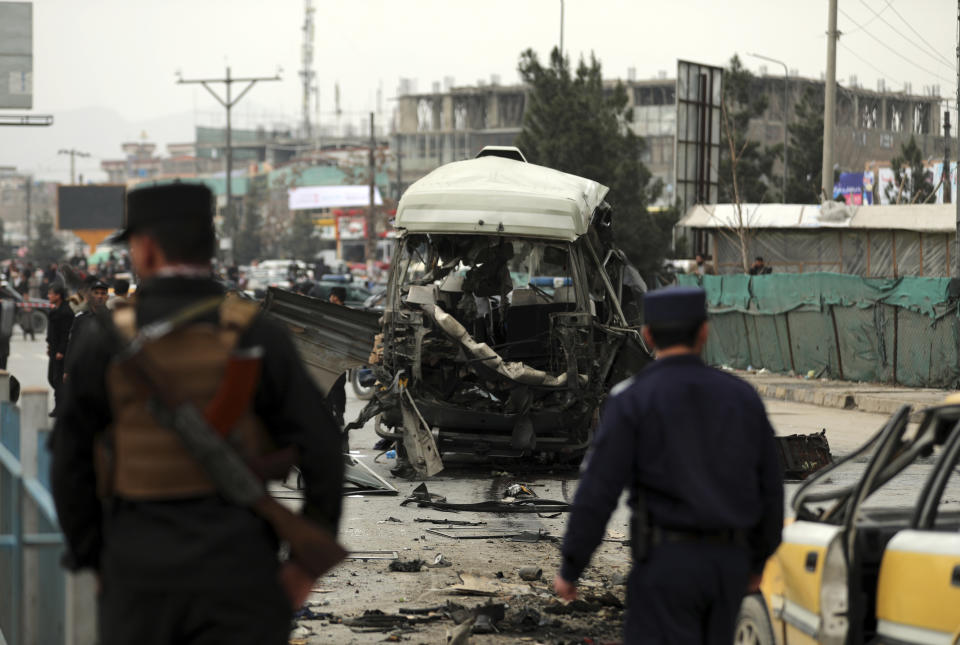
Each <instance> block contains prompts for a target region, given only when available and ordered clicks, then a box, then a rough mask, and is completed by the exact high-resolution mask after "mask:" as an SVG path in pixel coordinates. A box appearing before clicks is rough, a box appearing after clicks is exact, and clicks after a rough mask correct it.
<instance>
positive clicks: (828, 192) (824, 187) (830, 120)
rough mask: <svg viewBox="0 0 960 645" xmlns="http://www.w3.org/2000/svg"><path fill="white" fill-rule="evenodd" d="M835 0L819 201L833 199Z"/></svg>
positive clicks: (832, 2)
mask: <svg viewBox="0 0 960 645" xmlns="http://www.w3.org/2000/svg"><path fill="white" fill-rule="evenodd" d="M839 37H840V33H839V32H838V31H837V0H830V5H829V9H828V13H827V78H826V83H825V84H824V90H823V164H822V166H821V169H820V170H821V173H820V174H821V177H820V193H821V194H820V200H821V202H827V201H830V200H831V199H833V126H834V121H835V120H836V117H837V39H838V38H839Z"/></svg>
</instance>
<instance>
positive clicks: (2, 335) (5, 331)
mask: <svg viewBox="0 0 960 645" xmlns="http://www.w3.org/2000/svg"><path fill="white" fill-rule="evenodd" d="M16 318H17V305H16V303H15V302H14V301H13V300H10V299H9V298H4V299H3V300H0V369H3V370H5V369H7V359H8V358H10V338H11V337H12V336H13V323H14V321H15V320H16Z"/></svg>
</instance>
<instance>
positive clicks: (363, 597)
mask: <svg viewBox="0 0 960 645" xmlns="http://www.w3.org/2000/svg"><path fill="white" fill-rule="evenodd" d="M8 368H9V370H10V371H11V372H12V373H13V374H15V375H16V376H17V378H18V379H19V380H20V382H21V384H22V385H23V386H24V387H30V386H42V387H46V386H47V382H46V372H47V356H46V345H45V342H44V340H43V338H42V337H38V339H37V340H35V341H30V340H24V339H23V337H22V334H20V333H19V330H18V333H17V334H16V335H15V337H14V339H13V341H12V343H11V356H10V359H9V362H8ZM52 404H53V401H52V397H50V405H51V406H52ZM363 405H364V402H362V401H359V400H358V399H357V398H356V397H355V396H354V394H353V392H352V391H351V388H350V387H349V386H348V387H347V413H346V418H347V419H348V420H351V419H353V418H355V417H356V416H357V414H358V413H359V411H360V410H361V409H362V407H363ZM767 410H768V413H769V415H770V418H771V421H772V423H773V425H774V427H775V429H776V431H777V433H778V434H781V435H789V434H796V433H800V434H806V433H813V432H820V431H821V430H823V429H826V431H827V438H828V440H829V442H830V445H831V448H832V450H833V452H834V454H835V455H844V454H848V453H850V452H851V451H853V450H854V449H855V448H856V447H857V446H859V445H860V444H862V443H863V442H864V441H866V440H867V439H868V438H869V437H870V436H871V435H872V434H873V433H875V432H876V431H877V430H878V429H879V428H880V427H881V426H882V425H883V423H884V422H885V421H886V417H884V416H882V415H876V414H868V413H864V412H859V411H847V410H838V409H832V408H820V407H816V406H810V405H803V404H797V403H787V402H781V401H768V402H767ZM376 440H377V437H376V435H375V433H374V432H373V427H372V423H370V424H367V426H366V427H364V428H362V429H360V430H357V431H354V432H353V433H351V437H350V447H351V449H352V451H353V453H354V455H355V456H356V457H357V458H358V459H360V460H361V461H363V462H364V463H365V464H367V465H368V466H370V467H371V468H372V469H374V470H375V471H376V472H378V473H379V474H380V475H381V476H383V477H384V478H385V479H387V480H388V481H389V482H391V483H392V484H393V485H394V486H396V488H397V489H398V490H399V495H397V496H384V495H355V496H350V497H347V498H346V499H345V505H344V513H343V519H342V522H341V531H340V539H341V541H342V542H343V544H344V545H345V546H346V547H347V548H348V549H349V550H351V551H370V550H376V551H381V550H387V551H396V553H397V556H399V559H401V560H414V559H420V560H423V561H425V562H427V563H431V564H432V563H434V562H435V561H436V560H437V558H438V557H440V556H442V558H441V560H440V562H441V564H443V563H445V562H449V563H450V566H438V567H425V568H424V569H423V570H422V571H421V572H419V573H399V572H392V571H388V561H385V560H373V559H368V560H348V561H347V562H346V563H345V564H343V565H342V566H340V567H339V568H338V569H336V570H335V572H334V573H332V574H330V575H328V576H325V577H324V578H323V579H321V580H319V581H318V582H317V585H316V587H315V592H314V593H313V594H312V595H311V598H310V600H309V604H308V609H309V612H311V613H310V615H308V616H306V617H304V618H303V619H301V620H300V621H299V623H298V629H297V631H295V632H294V635H293V639H292V641H291V642H294V643H374V642H382V641H383V640H384V638H385V636H386V635H387V634H389V633H391V632H395V631H396V629H393V630H388V631H386V632H385V631H372V632H358V631H356V630H357V628H356V627H354V629H351V628H350V627H348V626H346V625H344V624H342V621H344V620H347V621H349V620H350V619H354V618H357V617H361V616H362V615H363V614H364V612H365V611H368V610H374V609H376V610H381V611H383V612H385V613H387V614H393V613H396V612H397V611H398V610H399V609H400V608H410V607H413V608H423V607H429V606H440V605H444V604H445V603H447V602H448V601H452V602H455V603H457V604H461V605H466V606H472V605H477V604H483V603H485V602H488V601H493V602H498V603H500V602H505V603H507V605H508V607H507V611H508V615H513V616H517V615H519V614H517V613H516V612H518V611H520V609H523V610H524V611H526V610H529V609H531V608H533V610H534V611H535V612H537V615H539V616H540V618H539V621H540V624H538V625H536V626H532V625H528V627H530V631H529V632H527V631H522V630H521V631H517V629H514V630H512V631H508V632H504V633H493V634H483V635H481V634H475V635H473V637H472V640H471V642H473V643H481V644H482V643H508V642H511V643H512V642H517V641H520V640H524V639H529V640H530V641H534V642H559V641H565V640H566V639H568V638H570V637H572V636H574V635H578V636H584V637H593V638H599V639H601V640H603V639H610V640H614V639H615V638H616V633H617V629H618V627H617V625H618V623H619V620H620V619H621V616H620V614H618V613H617V610H615V609H609V608H604V609H603V610H601V611H600V612H598V613H595V614H589V615H585V616H580V615H573V616H556V615H552V614H549V618H548V614H547V613H546V612H545V607H549V606H550V605H551V603H552V602H553V600H552V594H551V593H550V591H549V588H550V585H551V581H552V579H553V575H554V573H555V571H556V570H557V567H558V565H559V549H558V548H557V544H556V543H555V542H553V541H551V540H549V539H545V540H539V541H535V542H515V541H510V540H508V539H505V538H503V537H497V535H498V534H502V533H504V532H514V533H515V532H518V531H526V532H529V533H531V534H533V535H538V534H541V535H544V536H547V535H549V536H554V537H562V535H563V533H564V528H565V524H566V520H567V516H566V515H565V514H561V515H559V516H558V517H540V516H538V515H537V514H522V515H520V514H513V515H511V514H500V515H495V514H491V513H472V512H463V513H457V514H451V513H444V512H440V511H435V510H429V509H421V508H417V507H416V506H415V505H408V506H405V507H401V506H400V502H401V501H402V500H403V499H404V498H405V497H407V496H408V495H409V494H410V493H411V491H412V490H413V489H414V488H415V487H416V486H418V485H420V483H421V482H419V481H408V480H403V479H397V478H394V477H392V476H391V475H390V473H389V468H390V467H391V466H392V465H393V461H392V460H389V459H386V458H385V456H384V455H382V454H379V455H378V452H377V451H374V450H373V449H372V448H373V445H374V443H375V442H376ZM863 465H864V462H863V460H861V461H860V463H854V464H851V466H850V468H848V469H847V470H846V471H845V472H844V473H838V474H837V476H836V477H834V478H831V482H830V483H829V484H828V485H842V484H843V483H845V482H849V481H853V480H854V479H855V478H856V477H857V476H858V474H859V471H861V470H862V468H863ZM929 468H930V466H929V465H925V464H921V465H919V466H917V467H916V468H915V469H913V470H912V471H910V472H909V473H906V474H905V475H904V476H903V477H900V478H897V479H896V480H894V481H892V482H890V483H889V484H888V486H886V487H885V488H884V490H883V491H882V495H880V496H878V503H882V504H883V505H885V506H909V505H911V503H912V499H913V495H914V494H915V492H916V491H917V490H918V489H919V487H920V483H921V482H922V480H923V477H924V476H925V474H926V473H927V472H928V471H929ZM515 483H523V484H526V485H527V486H528V487H530V488H531V489H532V490H533V491H535V492H536V494H537V495H538V496H539V497H541V498H545V499H554V500H563V501H570V500H572V499H573V495H574V493H575V491H576V486H577V471H576V470H575V469H570V468H567V469H556V470H553V471H549V470H547V471H544V470H542V469H539V470H538V469H530V468H525V467H523V466H522V465H521V464H513V465H511V464H506V465H504V464H503V463H501V464H497V465H495V466H494V465H472V466H454V465H450V466H448V468H447V469H446V470H444V471H443V472H441V473H440V474H439V475H438V476H436V477H434V478H432V479H430V480H428V481H427V482H426V484H427V486H428V488H429V490H430V491H431V492H433V493H439V494H441V495H444V496H445V497H446V498H447V500H448V501H450V502H453V503H472V502H481V501H487V500H499V499H500V498H501V497H502V495H503V492H504V491H505V490H506V488H507V487H508V486H510V485H511V484H515ZM795 489H796V485H795V484H788V486H787V500H788V501H789V499H790V497H791V496H792V493H793V492H794V491H795ZM286 492H287V493H288V494H287V495H284V496H289V497H294V498H295V497H296V493H295V492H293V491H286ZM281 494H283V493H281ZM956 496H957V498H958V499H960V493H958V494H957V495H956ZM288 503H291V504H294V505H295V504H296V501H295V500H294V501H291V500H288ZM788 508H789V506H788ZM788 513H789V511H788ZM628 517H629V513H628V509H627V508H626V507H625V505H624V504H623V501H621V505H620V507H619V508H618V509H617V511H616V512H615V514H614V516H613V517H612V519H611V521H610V523H609V524H608V526H607V541H605V542H604V543H603V545H602V546H601V548H600V549H599V550H598V552H597V554H596V555H595V557H594V559H593V562H592V564H591V566H590V567H589V568H588V569H587V571H586V573H585V576H584V577H585V582H584V588H585V589H586V590H587V591H590V590H591V589H593V590H594V591H596V592H598V593H599V592H600V591H607V590H613V591H614V594H615V595H618V596H619V597H620V598H622V597H623V592H624V588H623V587H622V586H618V584H617V583H618V582H621V581H622V576H623V575H624V574H626V573H627V571H628V570H629V566H630V555H629V549H628V547H626V546H624V545H623V544H621V541H622V540H625V539H626V538H627V537H628V536H629V530H628ZM417 519H420V520H435V521H443V520H449V519H455V520H458V521H476V522H485V524H482V525H480V526H477V527H473V528H474V529H475V530H477V531H479V532H480V534H484V533H486V534H487V535H488V537H483V538H479V539H463V538H453V537H447V536H444V535H440V534H438V533H435V532H432V531H431V530H429V529H433V530H435V529H437V526H438V525H434V524H431V523H428V522H418V521H416V520H417ZM441 532H442V531H441ZM530 565H535V566H536V567H538V568H541V569H542V571H543V575H542V579H541V580H540V581H538V582H533V583H532V586H528V587H529V588H530V590H531V592H532V593H531V595H529V596H524V597H522V598H521V599H518V598H517V597H513V598H511V597H509V595H508V594H507V595H504V594H500V593H493V594H492V596H491V595H487V596H463V595H451V593H452V592H451V588H452V586H453V585H455V584H457V583H459V582H460V581H461V577H460V575H459V574H460V573H464V574H469V573H475V574H478V575H480V576H485V577H488V579H489V580H493V581H499V582H500V583H503V584H509V585H517V584H521V583H522V581H521V580H520V578H519V577H518V570H519V569H520V568H521V567H524V566H530ZM498 573H501V574H502V575H503V578H502V579H498V578H496V577H495V576H496V575H497V574H498ZM523 584H526V583H523ZM511 603H512V606H509V605H511ZM510 612H514V613H512V614H510ZM530 615H532V614H530ZM311 616H312V618H311ZM453 627H454V624H453V622H452V621H450V620H438V621H436V622H424V623H419V624H416V625H413V626H410V625H408V626H406V627H404V628H402V629H407V630H409V631H407V632H406V633H404V634H403V636H404V637H406V638H409V639H410V640H411V642H425V643H442V642H446V636H447V632H448V631H449V630H451V629H452V628H453ZM611 630H612V631H611Z"/></svg>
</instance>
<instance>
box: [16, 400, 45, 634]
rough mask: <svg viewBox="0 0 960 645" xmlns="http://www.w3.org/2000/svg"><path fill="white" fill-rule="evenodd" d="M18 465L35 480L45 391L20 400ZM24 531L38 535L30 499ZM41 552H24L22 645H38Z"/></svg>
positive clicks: (25, 508)
mask: <svg viewBox="0 0 960 645" xmlns="http://www.w3.org/2000/svg"><path fill="white" fill-rule="evenodd" d="M19 403H20V464H21V467H22V468H23V480H24V481H25V482H26V481H29V480H31V479H36V478H37V475H38V472H37V452H38V448H39V446H38V444H37V437H38V435H39V432H40V430H42V429H44V428H46V426H47V424H48V423H49V422H50V418H49V416H48V415H47V410H48V408H47V390H46V388H27V389H24V390H23V392H22V393H21V396H20V402H19ZM23 528H24V532H25V533H27V534H36V533H39V532H40V514H39V510H38V509H37V506H36V504H35V503H33V501H32V499H27V500H25V502H24V505H23ZM42 557H43V554H42V553H41V550H40V549H37V548H32V549H25V550H24V552H23V644H24V645H33V644H34V643H37V645H39V640H40V621H41V616H40V585H41V581H40V567H41V565H40V559H41V558H42Z"/></svg>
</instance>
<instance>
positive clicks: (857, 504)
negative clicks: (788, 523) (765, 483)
mask: <svg viewBox="0 0 960 645" xmlns="http://www.w3.org/2000/svg"><path fill="white" fill-rule="evenodd" d="M909 419H910V407H909V406H904V407H902V408H901V409H900V410H899V411H898V412H897V413H896V414H894V415H893V416H892V417H891V418H890V419H889V420H888V421H887V423H886V424H885V425H884V427H883V428H881V430H880V431H878V432H877V433H876V434H875V435H874V436H873V437H872V438H871V439H870V440H869V441H867V442H866V443H865V444H863V445H862V446H861V447H860V448H859V449H857V450H856V451H854V452H853V453H851V454H849V455H847V456H846V457H844V458H843V459H840V460H838V461H836V462H834V463H833V464H832V465H830V466H828V467H827V468H825V469H823V470H821V471H820V472H818V473H816V474H815V475H813V476H812V477H811V478H810V479H808V480H807V481H806V482H805V483H804V484H803V485H802V486H801V487H800V489H799V490H798V491H797V493H796V494H795V496H794V499H793V510H794V512H795V513H796V517H797V519H800V520H809V521H814V522H823V523H827V524H833V525H836V526H840V527H842V528H843V530H844V534H843V538H844V543H843V548H844V551H845V555H846V561H847V564H848V574H847V575H848V584H849V590H850V591H849V593H850V596H849V597H850V599H851V601H852V602H851V608H850V611H849V614H848V615H849V618H850V626H851V634H852V635H853V638H854V641H853V642H866V641H868V640H870V639H871V638H873V637H874V636H875V635H876V629H877V623H876V595H875V594H874V593H862V590H874V589H876V588H877V584H878V580H879V574H880V565H881V562H882V559H883V553H884V550H885V549H886V546H887V544H888V543H889V542H890V540H891V539H892V538H893V537H894V535H896V534H897V533H898V532H899V531H902V530H904V529H908V528H914V529H921V530H938V531H958V530H960V405H946V406H941V407H935V408H930V409H928V410H926V411H925V413H924V415H923V417H922V419H921V421H920V423H919V424H918V425H916V426H914V425H912V424H910V423H909ZM845 471H852V472H845ZM918 481H922V482H923V484H922V486H920V485H918V483H917V482H918ZM890 489H894V490H893V492H892V493H891V491H890ZM891 495H892V496H893V497H892V496H891ZM904 495H909V496H910V497H911V498H912V502H913V503H912V504H904V503H903V502H902V500H903V496H904ZM895 501H896V502H897V503H896V506H894V505H893V503H894V502H895ZM855 618H856V619H855Z"/></svg>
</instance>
